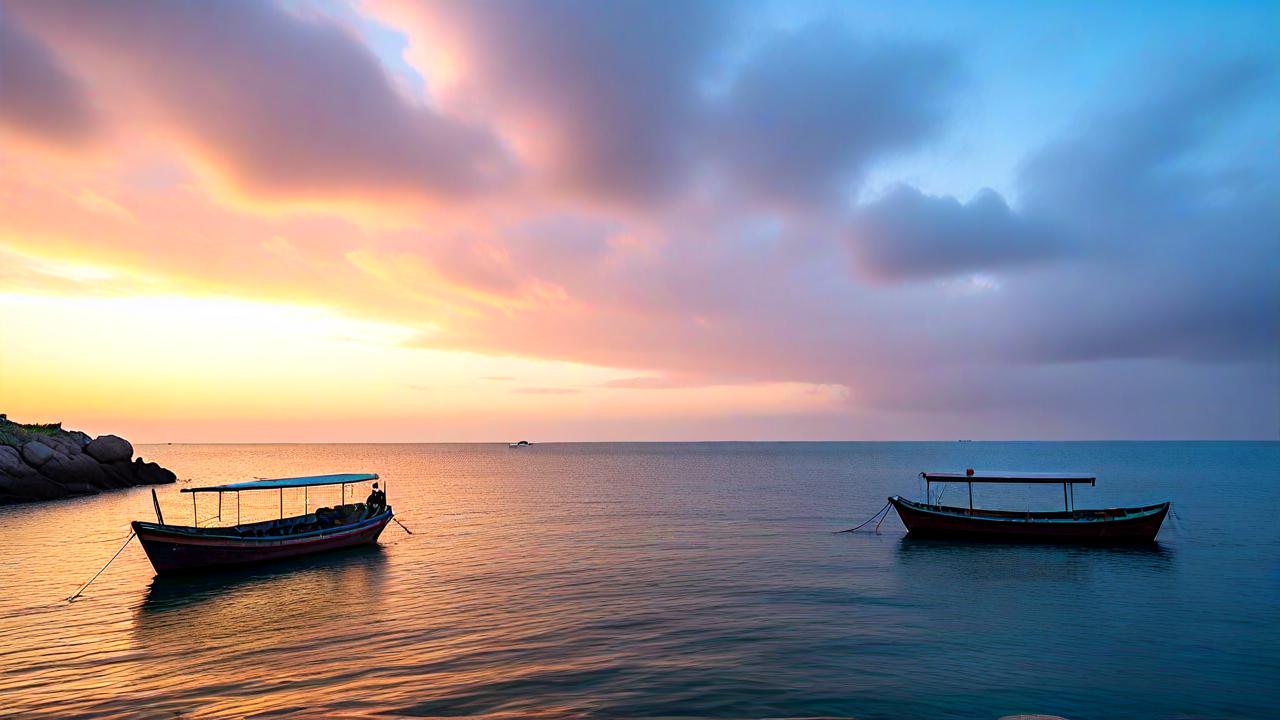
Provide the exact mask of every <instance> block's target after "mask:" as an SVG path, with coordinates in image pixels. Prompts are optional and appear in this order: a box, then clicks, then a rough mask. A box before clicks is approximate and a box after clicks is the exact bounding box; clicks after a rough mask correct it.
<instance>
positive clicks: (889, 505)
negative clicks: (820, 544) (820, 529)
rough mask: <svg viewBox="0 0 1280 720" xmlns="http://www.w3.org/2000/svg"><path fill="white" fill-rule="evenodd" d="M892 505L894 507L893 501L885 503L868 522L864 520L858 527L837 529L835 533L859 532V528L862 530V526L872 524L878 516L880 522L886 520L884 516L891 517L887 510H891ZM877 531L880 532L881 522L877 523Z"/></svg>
mask: <svg viewBox="0 0 1280 720" xmlns="http://www.w3.org/2000/svg"><path fill="white" fill-rule="evenodd" d="M890 507H893V503H885V504H884V507H882V508H880V509H879V510H877V511H876V514H875V515H872V516H871V517H869V518H867V521H866V522H864V523H862V524H861V525H859V526H857V527H851V528H849V529H848V530H836V531H835V532H834V533H833V534H834V535H839V534H841V533H851V532H857V531H858V530H861V529H862V528H864V527H866V526H867V525H870V524H871V521H872V520H875V519H876V518H878V517H879V518H880V522H884V518H885V517H889V513H888V512H887V511H888V510H889V508H890ZM881 513H883V514H884V517H880V515H881ZM875 531H876V532H877V533H879V532H880V523H876V530H875Z"/></svg>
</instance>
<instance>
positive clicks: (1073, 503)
mask: <svg viewBox="0 0 1280 720" xmlns="http://www.w3.org/2000/svg"><path fill="white" fill-rule="evenodd" d="M1075 509H1076V486H1075V483H1072V485H1071V510H1072V511H1073V512H1074V511H1075Z"/></svg>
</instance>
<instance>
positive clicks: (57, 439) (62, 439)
mask: <svg viewBox="0 0 1280 720" xmlns="http://www.w3.org/2000/svg"><path fill="white" fill-rule="evenodd" d="M40 442H41V443H44V444H45V445H48V446H49V448H50V449H51V450H53V451H54V452H56V453H62V454H63V455H79V454H80V452H81V448H82V447H83V446H82V445H81V444H80V443H78V442H76V441H75V440H74V439H73V438H71V437H70V436H68V435H47V436H45V437H42V438H40Z"/></svg>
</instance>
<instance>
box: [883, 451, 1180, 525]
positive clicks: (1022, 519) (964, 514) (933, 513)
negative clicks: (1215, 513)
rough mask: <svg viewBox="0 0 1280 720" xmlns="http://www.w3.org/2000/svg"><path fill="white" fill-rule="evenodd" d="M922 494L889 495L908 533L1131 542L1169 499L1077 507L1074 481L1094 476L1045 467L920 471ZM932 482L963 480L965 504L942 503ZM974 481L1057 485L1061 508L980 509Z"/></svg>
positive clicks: (1160, 516)
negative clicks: (1043, 469)
mask: <svg viewBox="0 0 1280 720" xmlns="http://www.w3.org/2000/svg"><path fill="white" fill-rule="evenodd" d="M920 477H921V478H922V479H924V481H925V500H924V502H917V501H914V500H908V499H906V498H904V497H902V496H897V495H895V496H894V497H891V498H889V503H890V504H892V505H893V507H894V509H896V510H897V511H898V517H900V518H901V519H902V524H903V525H905V526H906V528H907V535H908V536H910V537H926V538H948V539H963V540H993V541H1005V542H1009V541H1012V542H1062V543H1131V542H1152V541H1154V540H1155V537H1156V533H1158V532H1160V525H1161V524H1162V523H1163V522H1164V518H1165V515H1167V514H1168V513H1169V503H1168V502H1162V503H1156V504H1154V505H1143V506H1138V507H1114V508H1100V509H1079V508H1076V506H1075V488H1076V486H1077V485H1089V486H1093V485H1095V484H1096V483H1097V478H1096V477H1094V476H1093V475H1091V474H1087V473H1046V472H978V471H974V470H972V469H970V470H966V471H965V472H963V473H957V472H922V473H920ZM935 483H942V484H944V490H945V484H949V483H963V484H965V485H967V486H968V489H969V505H968V507H954V506H949V505H943V504H942V497H941V493H939V494H938V496H937V497H935V496H934V493H933V486H934V484H935ZM974 483H979V484H982V483H988V484H1001V485H1004V484H1030V485H1044V484H1049V485H1058V484H1061V485H1062V504H1063V509H1062V510H1061V511H1056V510H1054V511H1035V512H1023V511H1016V510H986V509H982V508H975V507H974V505H973V485H974Z"/></svg>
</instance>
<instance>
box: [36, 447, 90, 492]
mask: <svg viewBox="0 0 1280 720" xmlns="http://www.w3.org/2000/svg"><path fill="white" fill-rule="evenodd" d="M40 474H41V475H44V476H45V477H47V478H49V479H50V480H53V481H55V482H58V483H61V484H63V485H73V484H84V485H89V486H92V487H98V486H100V485H102V484H103V483H104V482H105V480H106V476H105V475H104V474H103V472H102V466H101V465H99V464H98V461H97V460H94V459H93V458H91V457H89V456H88V455H85V454H84V453H76V454H75V455H63V454H62V453H54V454H53V457H51V458H49V460H48V462H46V463H45V464H43V465H41V466H40Z"/></svg>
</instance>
